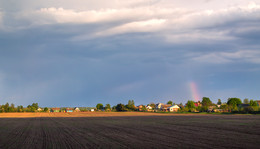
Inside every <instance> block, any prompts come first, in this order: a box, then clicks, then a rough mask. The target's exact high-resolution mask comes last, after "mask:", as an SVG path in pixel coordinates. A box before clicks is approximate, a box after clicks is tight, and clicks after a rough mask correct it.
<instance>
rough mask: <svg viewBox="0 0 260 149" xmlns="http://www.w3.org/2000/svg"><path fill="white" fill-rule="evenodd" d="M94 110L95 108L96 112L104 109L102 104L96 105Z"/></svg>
mask: <svg viewBox="0 0 260 149" xmlns="http://www.w3.org/2000/svg"><path fill="white" fill-rule="evenodd" d="M96 108H97V109H98V110H102V109H103V108H104V106H103V104H102V103H98V104H97V106H96Z"/></svg>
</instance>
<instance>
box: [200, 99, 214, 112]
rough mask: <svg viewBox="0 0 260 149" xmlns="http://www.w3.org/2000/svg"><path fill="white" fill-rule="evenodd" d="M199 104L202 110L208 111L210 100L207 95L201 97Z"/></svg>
mask: <svg viewBox="0 0 260 149" xmlns="http://www.w3.org/2000/svg"><path fill="white" fill-rule="evenodd" d="M201 104H202V107H201V109H202V111H208V108H209V106H211V105H212V102H211V100H210V99H209V98H208V97H203V98H202V102H201Z"/></svg>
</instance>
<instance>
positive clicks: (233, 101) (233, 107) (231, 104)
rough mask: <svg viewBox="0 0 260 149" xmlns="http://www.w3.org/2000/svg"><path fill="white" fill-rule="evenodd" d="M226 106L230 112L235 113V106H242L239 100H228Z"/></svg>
mask: <svg viewBox="0 0 260 149" xmlns="http://www.w3.org/2000/svg"><path fill="white" fill-rule="evenodd" d="M227 104H228V105H229V106H230V107H231V110H233V111H237V110H238V109H237V105H238V104H242V101H241V99H239V98H228V101H227Z"/></svg>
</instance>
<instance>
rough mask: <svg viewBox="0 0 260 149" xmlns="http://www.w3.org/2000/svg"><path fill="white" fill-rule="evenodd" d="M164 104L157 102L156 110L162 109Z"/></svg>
mask: <svg viewBox="0 0 260 149" xmlns="http://www.w3.org/2000/svg"><path fill="white" fill-rule="evenodd" d="M162 105H164V104H163V103H157V104H156V105H155V109H156V110H161V108H162Z"/></svg>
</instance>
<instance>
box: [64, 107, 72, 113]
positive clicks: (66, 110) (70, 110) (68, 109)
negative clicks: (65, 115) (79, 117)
mask: <svg viewBox="0 0 260 149" xmlns="http://www.w3.org/2000/svg"><path fill="white" fill-rule="evenodd" d="M73 110H74V109H73V108H66V109H65V112H73Z"/></svg>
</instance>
